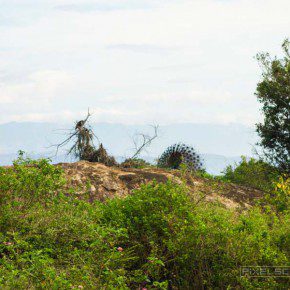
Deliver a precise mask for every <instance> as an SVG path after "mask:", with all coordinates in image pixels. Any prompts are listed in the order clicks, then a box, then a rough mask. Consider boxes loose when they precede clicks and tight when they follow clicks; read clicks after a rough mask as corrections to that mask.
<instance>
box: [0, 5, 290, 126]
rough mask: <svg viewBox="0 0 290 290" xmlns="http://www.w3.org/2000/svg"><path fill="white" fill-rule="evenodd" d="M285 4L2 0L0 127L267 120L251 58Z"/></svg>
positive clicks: (271, 36) (274, 50)
mask: <svg viewBox="0 0 290 290" xmlns="http://www.w3.org/2000/svg"><path fill="white" fill-rule="evenodd" d="M289 11H290V1H289V0H255V1H253V0H154V1H153V0H122V1H118V0H95V1H92V0H84V1H83V0H0V124H3V123H6V122H11V121H17V122H24V121H33V122H44V121H45V122H56V121H57V122H69V121H71V120H75V119H79V118H82V117H83V116H84V115H85V114H86V111H87V108H88V107H90V110H91V112H92V113H93V121H95V122H110V123H124V124H170V123H183V122H186V123H212V124H229V123H240V124H244V125H248V126H253V125H254V124H255V123H257V122H258V121H259V120H260V119H261V114H260V112H259V108H260V105H259V104H258V102H257V100H256V97H255V95H254V92H255V87H256V84H257V82H258V81H259V80H260V78H261V71H260V68H259V66H258V64H257V61H256V60H255V58H254V56H255V55H256V53H257V52H261V51H268V52H270V53H271V54H273V55H280V53H281V48H280V47H281V43H282V41H283V40H284V39H285V38H286V37H289V34H290V17H289Z"/></svg>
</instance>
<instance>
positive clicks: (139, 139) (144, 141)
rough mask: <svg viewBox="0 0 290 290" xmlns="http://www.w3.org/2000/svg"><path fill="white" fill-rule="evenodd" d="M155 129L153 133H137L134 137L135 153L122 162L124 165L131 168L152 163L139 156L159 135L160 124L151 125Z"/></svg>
mask: <svg viewBox="0 0 290 290" xmlns="http://www.w3.org/2000/svg"><path fill="white" fill-rule="evenodd" d="M151 127H152V128H153V130H154V132H153V134H152V135H149V134H144V133H136V134H135V135H134V136H133V137H132V140H133V143H134V154H133V155H132V157H130V158H127V159H126V160H125V161H124V162H123V163H122V164H121V166H122V167H125V168H130V167H135V168H140V167H146V166H149V165H150V164H149V163H148V162H146V161H145V160H143V159H140V158H139V156H140V154H141V153H142V151H146V149H147V148H148V147H149V146H150V145H151V143H152V142H153V141H154V140H155V139H156V138H157V137H158V129H159V126H158V125H156V126H151Z"/></svg>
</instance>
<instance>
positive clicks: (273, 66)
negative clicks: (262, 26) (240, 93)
mask: <svg viewBox="0 0 290 290" xmlns="http://www.w3.org/2000/svg"><path fill="white" fill-rule="evenodd" d="M282 49H283V52H284V57H283V58H282V59H278V58H277V57H275V58H274V59H272V58H271V57H270V55H269V54H268V53H259V54H258V55H257V60H258V61H259V63H260V65H261V67H262V70H263V72H262V81H261V82H259V83H258V85H257V90H256V96H257V98H258V100H259V102H260V103H262V105H263V106H262V112H263V114H264V120H263V122H262V123H259V124H257V125H256V126H257V132H258V134H259V135H260V137H261V141H260V143H259V145H261V146H262V147H263V148H264V149H265V150H264V153H265V155H266V157H267V159H268V160H269V161H270V162H271V163H272V164H274V165H276V166H277V167H278V168H279V169H280V170H281V171H283V172H286V173H288V174H289V173H290V54H289V50H290V42H289V40H288V39H286V40H285V41H284V42H283V44H282Z"/></svg>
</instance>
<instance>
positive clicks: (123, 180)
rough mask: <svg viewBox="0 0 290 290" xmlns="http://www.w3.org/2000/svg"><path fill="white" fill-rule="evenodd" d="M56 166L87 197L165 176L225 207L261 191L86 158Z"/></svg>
mask: <svg viewBox="0 0 290 290" xmlns="http://www.w3.org/2000/svg"><path fill="white" fill-rule="evenodd" d="M58 166H61V167H62V168H63V169H64V172H65V175H66V178H67V180H68V186H70V187H73V188H75V190H76V192H77V194H79V195H80V197H81V196H82V195H85V193H87V194H88V196H89V198H90V199H91V200H94V199H98V200H100V201H105V200H106V199H107V198H112V197H115V196H119V197H123V196H126V195H128V194H130V193H132V191H133V190H134V189H137V188H139V187H140V185H141V184H143V183H148V182H150V181H153V180H156V181H158V182H166V181H167V180H169V179H171V180H174V181H175V182H177V183H182V180H185V181H186V184H187V187H188V190H189V192H190V193H191V194H192V196H193V197H195V198H197V200H198V199H200V198H205V199H206V200H208V201H211V202H220V203H222V204H223V205H224V206H226V207H228V208H248V207H250V206H251V205H253V204H254V203H255V202H256V201H257V200H258V199H260V198H261V197H262V196H263V192H261V191H259V190H256V189H253V188H248V187H244V186H238V185H234V184H230V183H224V182H221V181H216V180H211V179H205V178H201V177H197V176H192V175H188V174H181V173H180V171H176V170H163V169H157V168H153V167H148V168H144V169H134V168H120V167H107V166H105V165H103V164H100V163H91V162H87V161H79V162H76V163H60V164H58Z"/></svg>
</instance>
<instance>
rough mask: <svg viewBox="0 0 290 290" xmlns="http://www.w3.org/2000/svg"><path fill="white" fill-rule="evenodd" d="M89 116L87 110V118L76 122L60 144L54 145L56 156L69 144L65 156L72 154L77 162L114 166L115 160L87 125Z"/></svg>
mask: <svg viewBox="0 0 290 290" xmlns="http://www.w3.org/2000/svg"><path fill="white" fill-rule="evenodd" d="M90 116H91V114H90V112H89V110H88V113H87V116H86V118H85V119H84V120H80V121H77V122H76V124H75V128H74V129H73V131H72V132H71V133H69V135H68V137H67V138H66V139H65V140H64V141H63V142H61V143H59V144H56V145H54V146H55V147H56V154H57V153H58V150H59V149H60V148H61V147H64V146H66V145H67V144H69V143H71V142H72V143H73V145H72V146H71V147H70V149H69V150H68V153H67V155H71V154H73V155H74V157H75V158H77V159H78V160H86V161H90V162H100V163H104V164H105V165H108V166H113V165H116V164H117V162H116V161H115V158H114V157H112V156H109V155H108V154H107V151H106V150H105V148H104V147H103V145H102V144H101V143H100V141H99V139H98V137H97V136H96V135H95V134H94V132H93V130H92V128H91V127H90V126H89V125H88V124H87V122H88V120H89V118H90ZM94 137H95V138H96V139H97V140H98V142H99V148H98V149H96V147H95V145H94V142H93V139H94Z"/></svg>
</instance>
